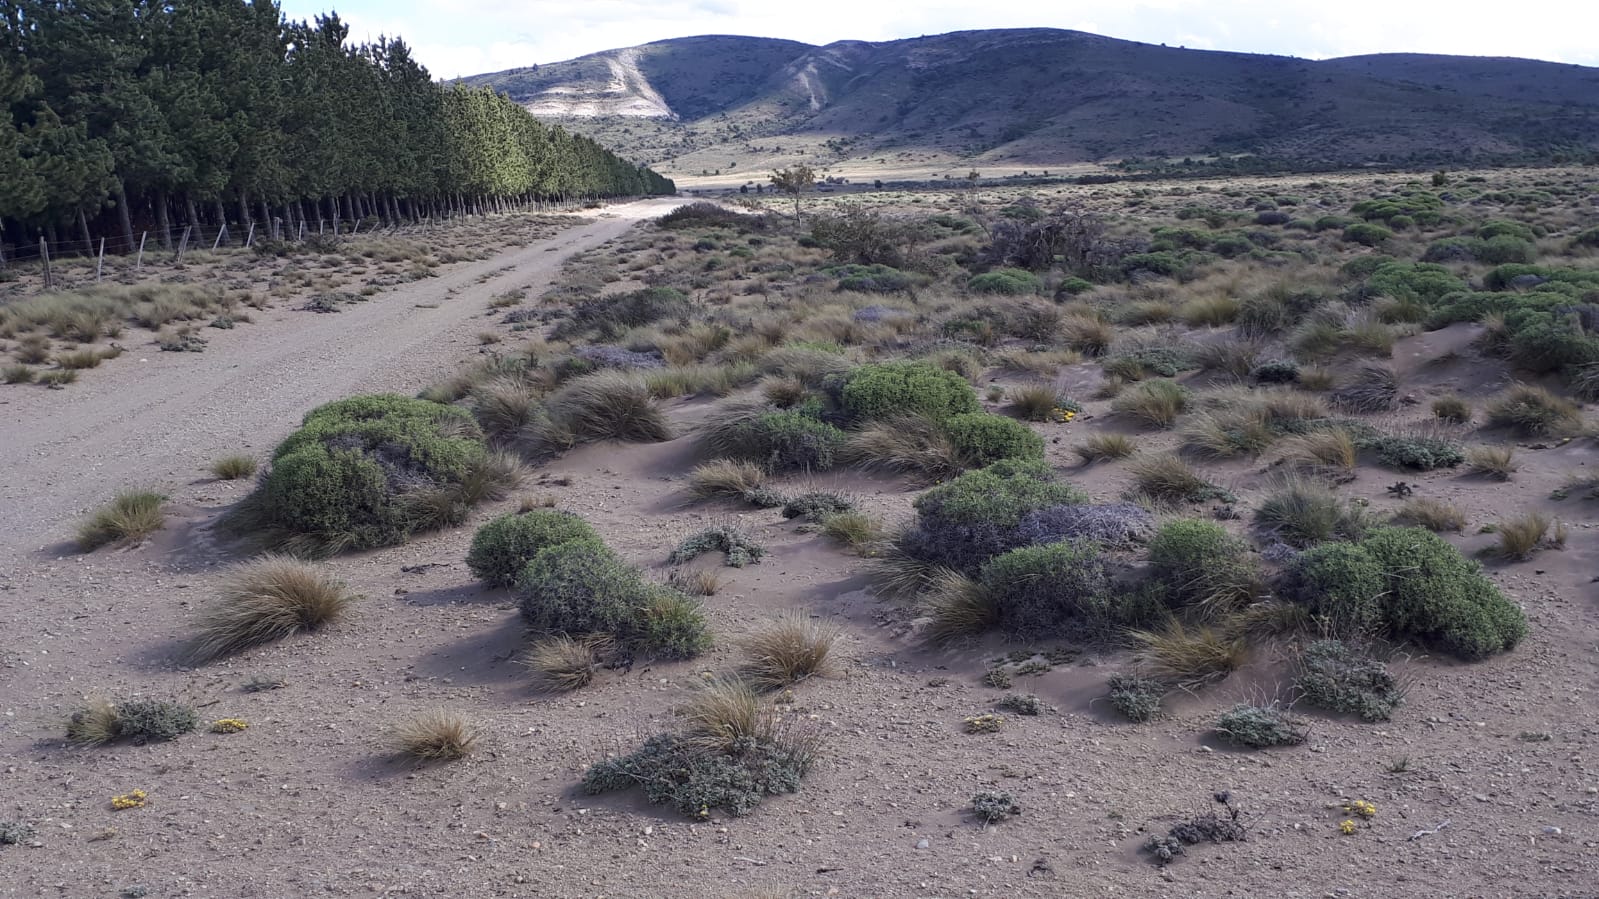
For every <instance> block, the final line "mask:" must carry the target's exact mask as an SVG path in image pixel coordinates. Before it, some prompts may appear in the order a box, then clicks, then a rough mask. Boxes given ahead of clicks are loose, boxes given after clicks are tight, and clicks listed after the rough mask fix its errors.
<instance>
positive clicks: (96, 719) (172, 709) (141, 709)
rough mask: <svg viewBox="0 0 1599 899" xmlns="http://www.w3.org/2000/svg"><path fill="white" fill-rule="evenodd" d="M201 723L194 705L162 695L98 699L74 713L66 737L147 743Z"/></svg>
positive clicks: (175, 735)
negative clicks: (162, 697)
mask: <svg viewBox="0 0 1599 899" xmlns="http://www.w3.org/2000/svg"><path fill="white" fill-rule="evenodd" d="M199 726H200V716H199V714H198V713H197V712H196V711H195V710H194V708H193V707H192V706H189V705H185V704H183V703H181V702H169V701H166V700H159V699H125V700H119V701H117V702H111V701H108V700H104V699H97V700H94V701H92V702H90V703H89V704H88V705H86V706H84V707H83V708H81V709H79V710H77V711H75V712H73V713H72V717H71V718H70V719H68V721H67V739H68V740H69V741H71V742H73V743H81V744H84V745H88V746H98V745H102V744H105V743H110V742H111V741H113V740H122V739H127V740H132V741H134V742H135V743H147V742H149V741H151V740H159V741H165V740H173V739H177V738H178V737H180V736H182V735H184V734H186V733H190V732H191V731H193V730H194V729H195V728H196V727H199Z"/></svg>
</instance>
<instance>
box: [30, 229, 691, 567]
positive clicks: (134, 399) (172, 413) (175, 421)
mask: <svg viewBox="0 0 1599 899" xmlns="http://www.w3.org/2000/svg"><path fill="white" fill-rule="evenodd" d="M675 205H677V201H676V200H664V199H663V200H644V201H639V202H635V203H630V204H627V205H623V206H616V207H611V208H608V209H606V210H605V211H604V213H603V214H602V215H601V216H599V217H597V218H595V219H594V220H593V221H592V222H591V223H589V224H585V225H582V226H580V227H577V228H572V229H569V230H566V231H563V232H561V233H560V234H558V235H556V236H555V237H553V238H551V239H549V240H545V241H537V242H534V243H531V244H529V245H527V246H526V247H523V248H520V249H516V250H514V251H512V252H508V253H504V254H500V255H497V256H494V257H492V258H490V259H486V260H483V261H481V262H475V263H470V264H467V265H462V266H459V267H456V268H454V269H453V270H451V271H449V272H447V273H445V274H443V275H441V276H440V277H437V278H427V279H423V280H420V281H415V282H412V283H410V284H406V285H403V286H401V287H399V288H396V289H394V290H391V291H387V292H385V293H382V294H379V295H377V296H376V297H374V298H373V299H372V300H371V301H369V302H366V303H361V304H357V305H353V306H348V307H346V308H345V309H344V311H342V312H340V313H338V314H334V315H314V314H312V313H308V312H299V311H292V310H286V309H280V310H274V311H272V312H270V313H267V314H265V315H262V316H259V318H260V319H261V321H259V322H258V323H256V324H253V325H248V326H243V327H240V328H237V329H235V330H233V331H219V332H216V336H211V335H208V336H211V346H210V347H209V348H208V349H207V350H206V352H203V353H193V354H191V353H162V352H158V351H157V350H156V348H155V347H154V346H147V345H142V344H143V343H144V341H145V339H146V338H147V337H148V335H147V334H145V333H144V332H134V333H135V334H136V335H137V336H136V337H135V338H134V340H133V341H130V343H134V345H133V346H131V347H130V350H129V352H127V353H125V354H124V355H123V356H122V357H121V358H119V359H116V360H114V361H112V362H110V363H107V364H106V365H104V366H102V368H101V369H100V370H97V371H95V372H91V373H89V375H88V376H87V377H85V378H83V379H82V380H81V381H80V382H79V383H78V384H76V385H74V386H73V387H72V388H70V389H68V390H65V391H46V390H31V389H30V390H7V391H5V393H4V395H3V396H0V508H3V509H5V510H6V515H5V517H6V526H5V527H4V528H3V529H0V571H4V570H5V569H7V568H9V567H10V566H11V565H14V564H16V563H18V562H20V561H21V560H22V559H23V558H24V557H25V556H26V554H27V553H29V552H36V551H38V550H40V549H41V548H43V547H45V546H48V545H51V544H53V543H56V542H59V541H62V540H66V539H68V538H69V537H70V536H71V535H72V533H73V529H74V524H75V522H76V520H77V518H78V517H79V516H80V515H81V514H82V513H83V512H84V511H85V510H87V509H89V508H92V507H94V506H96V505H98V504H99V503H101V502H104V501H105V500H106V499H107V498H109V497H110V496H111V494H113V493H114V492H115V491H117V490H118V489H120V488H123V487H128V486H135V485H145V484H153V485H158V486H163V485H171V484H173V483H182V482H187V481H192V480H194V479H195V478H196V477H198V476H199V475H200V474H201V473H202V472H203V470H204V468H205V466H206V465H207V464H208V463H209V462H210V461H211V460H213V459H215V458H216V457H217V456H220V455H223V454H226V453H229V452H235V451H240V450H244V451H250V452H253V453H254V454H256V455H258V456H259V455H261V454H262V453H263V452H264V450H265V449H266V448H268V447H270V446H272V445H273V444H275V443H276V442H277V441H278V440H280V439H282V437H283V436H284V435H285V434H287V433H288V432H289V431H290V430H291V429H292V428H293V427H294V426H295V425H296V424H298V422H299V420H300V418H301V416H303V415H304V414H305V413H306V411H307V410H309V409H311V408H312V407H314V406H316V405H318V404H321V403H325V402H328V401H330V400H335V399H338V398H340V397H343V396H348V395H350V394H353V393H359V392H371V391H399V392H402V393H410V392H414V391H416V390H417V389H419V388H421V387H423V386H425V385H426V384H427V383H428V382H429V381H431V380H434V379H436V378H438V377H440V376H441V375H443V374H446V373H448V372H449V371H451V370H453V369H454V368H455V366H456V365H458V364H459V362H460V360H461V359H462V358H463V357H464V356H466V355H467V354H468V353H470V352H471V350H472V347H473V346H474V345H475V340H474V335H475V334H476V332H477V331H479V330H482V325H483V324H485V322H484V321H483V318H482V316H483V315H484V314H485V312H486V310H487V300H488V298H489V297H490V296H492V295H493V294H495V293H499V292H503V291H506V290H511V289H513V288H518V287H531V288H532V291H531V292H532V293H533V294H535V295H536V294H537V293H538V291H539V290H540V289H541V288H542V287H543V286H544V285H546V284H547V283H548V282H549V281H550V280H551V279H552V278H554V277H555V275H556V274H557V273H558V272H559V271H560V267H561V263H562V262H563V261H564V260H565V259H566V258H567V257H569V256H571V255H573V254H576V253H580V252H582V251H584V250H587V249H589V248H591V247H595V246H598V245H599V244H602V243H604V242H605V241H607V240H610V239H612V238H614V237H616V236H618V235H620V234H622V233H624V232H626V231H627V230H628V229H629V228H631V227H632V226H633V225H634V224H636V223H637V222H638V221H640V220H642V219H646V218H651V217H654V216H659V215H661V214H663V213H664V212H666V211H667V210H669V209H671V208H672V207H673V206H675ZM0 577H3V575H0Z"/></svg>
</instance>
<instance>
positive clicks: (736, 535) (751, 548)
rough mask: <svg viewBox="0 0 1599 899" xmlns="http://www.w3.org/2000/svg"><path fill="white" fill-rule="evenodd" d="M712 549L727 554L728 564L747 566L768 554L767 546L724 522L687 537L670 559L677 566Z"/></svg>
mask: <svg viewBox="0 0 1599 899" xmlns="http://www.w3.org/2000/svg"><path fill="white" fill-rule="evenodd" d="M709 552H719V553H725V554H726V555H727V564H728V565H731V566H732V567H734V568H743V567H744V566H746V565H753V564H755V563H756V562H759V561H760V560H761V558H762V557H763V556H765V555H766V547H764V546H762V545H761V544H760V543H758V542H756V540H755V538H753V537H751V536H750V535H748V534H746V533H744V532H743V531H742V530H740V529H738V528H737V527H734V526H732V525H726V524H723V525H717V526H715V527H709V528H705V529H704V530H701V531H698V532H696V533H694V534H691V535H689V536H688V537H685V538H684V539H683V542H681V543H679V544H678V545H677V548H676V549H674V550H672V555H671V556H670V557H668V559H667V561H668V562H671V563H672V564H673V565H682V564H684V563H686V562H691V561H693V560H694V559H695V558H697V557H699V556H700V555H703V554H704V553H709Z"/></svg>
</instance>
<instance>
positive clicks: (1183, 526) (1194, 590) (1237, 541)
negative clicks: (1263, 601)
mask: <svg viewBox="0 0 1599 899" xmlns="http://www.w3.org/2000/svg"><path fill="white" fill-rule="evenodd" d="M1149 562H1150V569H1151V573H1152V574H1153V575H1154V577H1155V578H1156V580H1158V581H1160V582H1161V583H1163V584H1165V585H1166V590H1167V592H1168V593H1169V595H1170V596H1171V597H1172V599H1173V600H1174V602H1175V604H1176V605H1180V606H1187V605H1194V604H1204V605H1221V606H1232V605H1238V604H1242V603H1244V602H1247V601H1249V600H1251V599H1253V598H1254V595H1255V593H1256V591H1257V589H1258V587H1259V583H1260V580H1261V574H1260V563H1259V560H1258V559H1257V558H1256V557H1255V555H1254V553H1252V552H1250V549H1249V544H1248V543H1246V542H1245V541H1244V540H1243V539H1242V538H1239V537H1235V536H1233V535H1232V534H1229V533H1228V532H1227V529H1226V528H1224V527H1222V526H1221V525H1219V524H1216V523H1215V522H1210V521H1199V520H1196V519H1190V518H1179V519H1175V520H1172V521H1168V522H1166V523H1165V524H1163V525H1161V526H1160V528H1159V529H1158V530H1157V531H1155V536H1154V538H1153V539H1151V540H1150V541H1149Z"/></svg>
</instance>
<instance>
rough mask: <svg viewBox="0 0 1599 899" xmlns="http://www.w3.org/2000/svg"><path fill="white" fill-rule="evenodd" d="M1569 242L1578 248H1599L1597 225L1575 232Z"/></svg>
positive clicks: (1598, 228)
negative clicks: (1574, 235)
mask: <svg viewBox="0 0 1599 899" xmlns="http://www.w3.org/2000/svg"><path fill="white" fill-rule="evenodd" d="M1571 242H1572V244H1574V245H1576V246H1579V247H1599V225H1595V226H1594V227H1592V228H1588V229H1587V230H1584V231H1579V232H1577V236H1576V237H1573V238H1572V239H1571Z"/></svg>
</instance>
